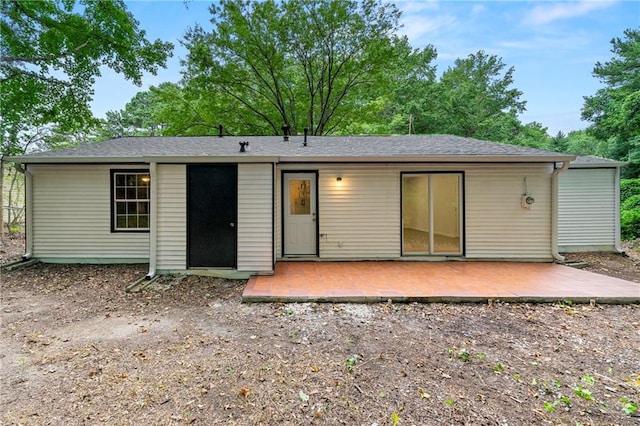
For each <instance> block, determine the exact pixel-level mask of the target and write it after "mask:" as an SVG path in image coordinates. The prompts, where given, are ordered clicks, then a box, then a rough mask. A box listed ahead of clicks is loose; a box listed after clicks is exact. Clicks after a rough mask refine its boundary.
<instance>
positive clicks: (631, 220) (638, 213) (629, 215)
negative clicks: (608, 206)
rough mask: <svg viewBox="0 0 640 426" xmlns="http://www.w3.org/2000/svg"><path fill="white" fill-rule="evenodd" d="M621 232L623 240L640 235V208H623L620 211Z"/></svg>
mask: <svg viewBox="0 0 640 426" xmlns="http://www.w3.org/2000/svg"><path fill="white" fill-rule="evenodd" d="M620 233H621V236H622V239H623V240H631V239H634V238H638V236H640V209H635V210H623V211H622V212H621V213H620Z"/></svg>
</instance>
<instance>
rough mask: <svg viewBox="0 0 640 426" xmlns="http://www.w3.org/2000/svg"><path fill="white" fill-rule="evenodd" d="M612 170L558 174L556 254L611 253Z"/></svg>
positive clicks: (573, 171)
mask: <svg viewBox="0 0 640 426" xmlns="http://www.w3.org/2000/svg"><path fill="white" fill-rule="evenodd" d="M615 172H616V171H615V169H613V168H609V169H604V168H603V169H569V170H568V171H566V172H565V173H563V174H561V175H560V179H559V182H560V183H559V188H558V198H559V200H560V202H559V210H558V247H559V249H560V251H563V252H572V251H582V250H585V251H589V250H615V232H616V220H615V218H616V215H618V214H619V212H617V211H616V202H615V196H616V194H615V174H616V173H615Z"/></svg>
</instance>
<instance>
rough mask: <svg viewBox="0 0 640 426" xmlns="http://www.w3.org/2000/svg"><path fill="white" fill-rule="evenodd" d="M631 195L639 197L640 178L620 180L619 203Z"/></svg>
mask: <svg viewBox="0 0 640 426" xmlns="http://www.w3.org/2000/svg"><path fill="white" fill-rule="evenodd" d="M633 195H640V178H636V179H620V202H624V201H625V200H626V199H627V198H629V197H631V196H633Z"/></svg>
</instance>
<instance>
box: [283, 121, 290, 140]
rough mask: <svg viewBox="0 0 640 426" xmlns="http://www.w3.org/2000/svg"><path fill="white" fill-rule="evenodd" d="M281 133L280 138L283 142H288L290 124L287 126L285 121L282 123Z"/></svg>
mask: <svg viewBox="0 0 640 426" xmlns="http://www.w3.org/2000/svg"><path fill="white" fill-rule="evenodd" d="M282 135H283V138H282V140H283V141H285V142H289V136H291V126H289V125H288V124H287V123H285V124H283V125H282Z"/></svg>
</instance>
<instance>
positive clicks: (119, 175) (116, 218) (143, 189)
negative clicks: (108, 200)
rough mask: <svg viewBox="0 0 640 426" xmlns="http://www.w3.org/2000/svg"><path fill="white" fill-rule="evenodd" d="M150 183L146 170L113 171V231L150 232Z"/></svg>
mask: <svg viewBox="0 0 640 426" xmlns="http://www.w3.org/2000/svg"><path fill="white" fill-rule="evenodd" d="M150 183H151V177H150V175H149V172H148V171H146V170H144V171H137V170H136V171H134V170H122V171H121V170H112V171H111V194H112V207H111V217H112V221H111V223H112V231H138V232H147V231H149V226H150V213H151V210H150V208H151V206H150V202H149V199H150V197H151V190H150V185H149V184H150Z"/></svg>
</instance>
